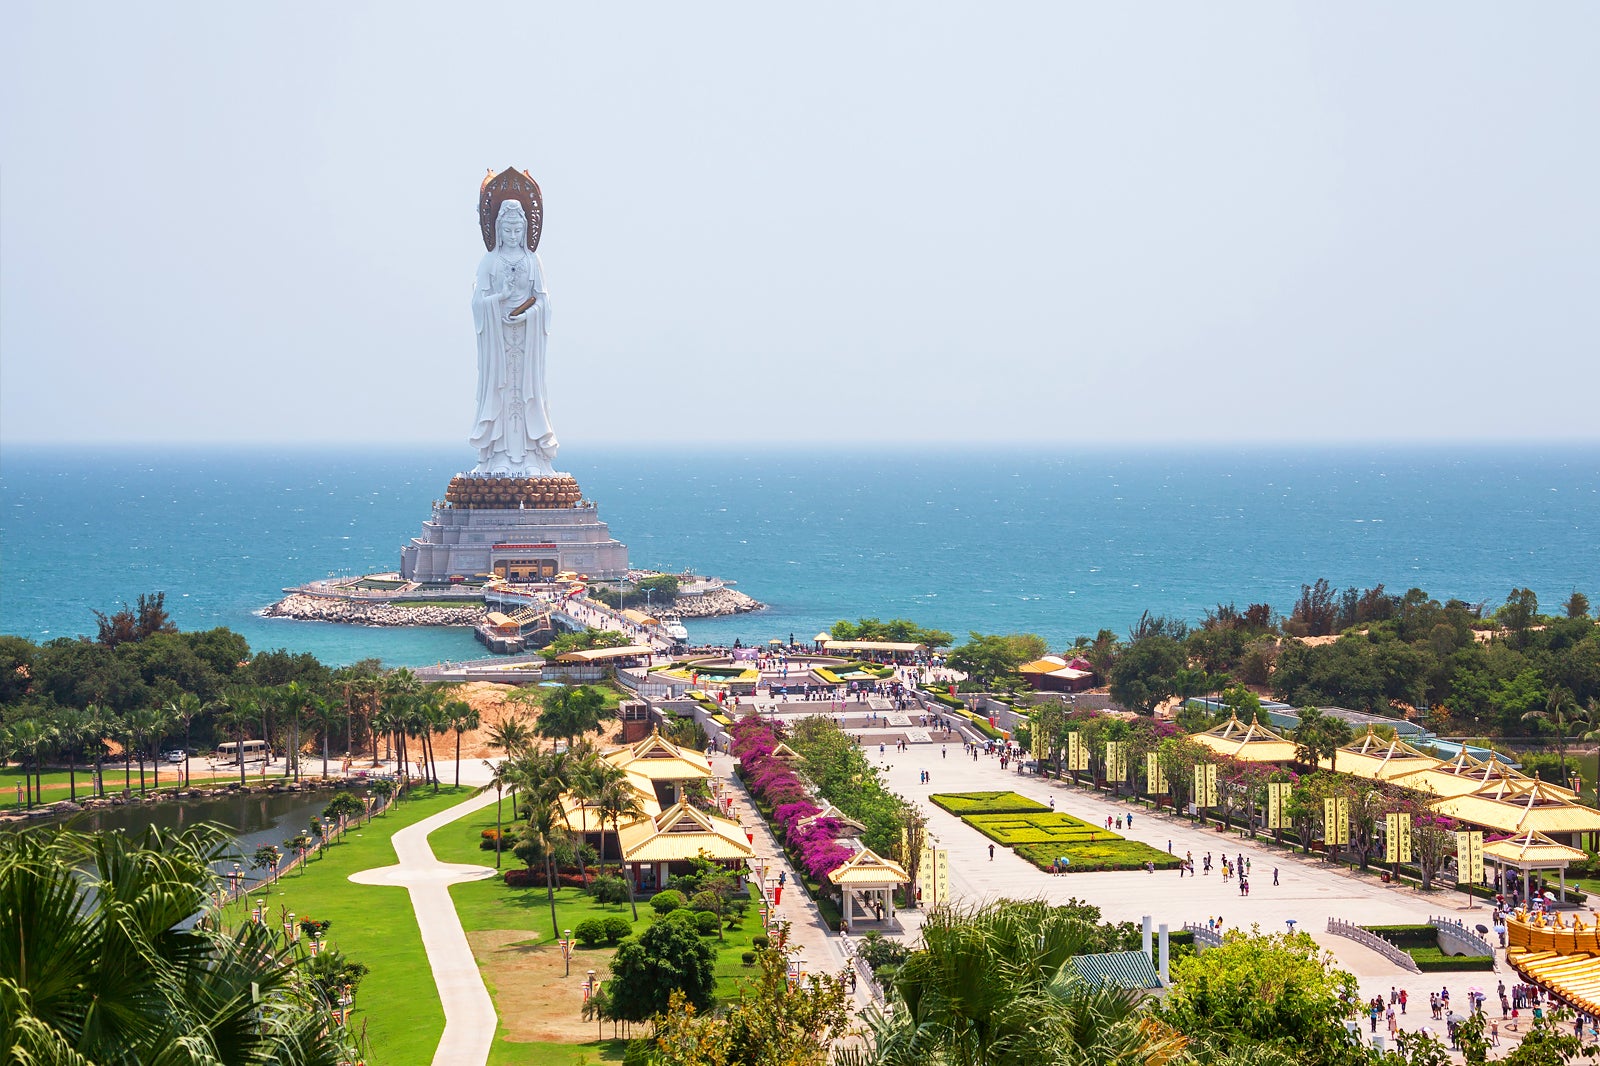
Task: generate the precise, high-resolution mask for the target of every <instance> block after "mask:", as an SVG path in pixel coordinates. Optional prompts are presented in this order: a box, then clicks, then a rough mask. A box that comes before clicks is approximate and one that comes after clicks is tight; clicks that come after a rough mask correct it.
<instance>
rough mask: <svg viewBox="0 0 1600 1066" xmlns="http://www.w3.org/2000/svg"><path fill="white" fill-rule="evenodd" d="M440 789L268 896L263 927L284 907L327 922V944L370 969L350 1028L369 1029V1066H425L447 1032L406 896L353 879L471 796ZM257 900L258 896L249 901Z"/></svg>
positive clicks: (414, 798)
mask: <svg viewBox="0 0 1600 1066" xmlns="http://www.w3.org/2000/svg"><path fill="white" fill-rule="evenodd" d="M470 792H471V790H469V789H453V788H444V789H441V790H440V791H439V793H438V794H437V795H435V794H434V793H433V792H432V791H431V790H423V789H416V790H413V791H412V792H411V793H410V795H409V797H408V798H406V799H403V800H401V801H400V802H399V803H398V804H397V805H396V806H395V807H393V808H392V809H391V810H390V811H389V813H387V814H384V815H381V816H379V817H377V818H374V819H373V820H372V822H371V823H370V824H369V825H365V826H360V827H358V828H353V829H351V831H350V832H349V833H348V834H347V835H346V837H345V838H344V840H342V841H340V842H338V843H336V844H333V845H332V846H330V847H329V848H328V849H327V850H326V851H325V852H324V853H323V856H322V857H321V858H318V859H316V860H314V861H313V862H311V863H310V864H309V865H308V866H306V867H304V868H303V869H300V870H296V871H295V872H294V873H291V874H289V875H287V876H285V877H284V878H283V879H282V880H280V881H279V883H278V884H276V885H273V886H269V887H268V890H267V893H266V897H265V898H266V900H267V911H268V916H269V917H268V920H269V921H271V922H277V921H279V920H280V917H279V916H280V914H281V913H282V911H281V908H284V907H287V908H288V909H289V910H291V911H293V912H294V913H295V914H296V915H298V916H300V917H313V918H319V919H329V920H331V921H332V922H333V925H332V926H331V927H330V928H329V930H328V940H329V942H330V943H331V944H332V945H333V946H335V947H337V948H338V949H339V950H340V951H342V952H344V953H345V954H346V955H348V956H349V957H350V958H351V959H353V960H354V961H356V962H360V963H363V964H365V965H366V966H369V967H371V969H372V972H371V973H369V974H368V975H367V976H366V978H365V979H364V980H363V981H362V982H361V988H360V990H359V992H358V993H357V996H356V1010H355V1013H354V1015H353V1024H355V1025H357V1026H359V1025H361V1024H362V1023H363V1022H364V1023H365V1024H366V1026H367V1038H368V1040H369V1041H370V1042H371V1045H372V1061H373V1062H376V1063H383V1064H384V1066H407V1064H411V1063H415V1064H417V1066H427V1064H428V1063H430V1062H432V1061H433V1052H434V1049H435V1047H437V1045H438V1043H439V1035H440V1034H441V1033H443V1032H444V1010H443V1008H442V1007H440V1005H439V993H438V991H437V989H436V988H435V987H434V983H433V971H432V970H431V969H429V967H428V955H427V952H426V951H424V950H423V947H422V936H421V934H420V933H419V932H418V930H417V917H416V913H415V912H414V911H413V910H412V909H411V896H410V893H408V892H407V891H406V890H405V889H403V888H398V887H390V886H382V885H357V884H353V883H352V882H350V881H349V880H348V878H349V876H350V874H352V873H355V872H356V871H358V870H366V869H370V868H372V867H376V866H389V865H392V864H393V863H394V862H395V859H396V857H395V853H394V848H393V846H392V845H391V844H390V842H389V838H390V837H392V836H393V835H394V833H395V832H396V831H398V830H400V829H403V828H404V827H406V826H408V825H412V824H414V823H416V822H419V821H421V820H422V819H424V818H426V817H428V816H430V815H433V814H437V813H438V812H439V811H441V810H444V809H445V808H446V807H450V806H452V805H454V804H456V803H459V802H461V800H462V799H464V798H465V797H466V796H468V795H470ZM257 898H261V894H260V893H256V894H255V895H253V896H252V897H251V899H257ZM248 914H249V904H248V903H240V904H235V905H234V906H233V907H232V908H230V909H229V919H230V920H233V921H237V920H239V919H241V918H245V917H247V916H248Z"/></svg>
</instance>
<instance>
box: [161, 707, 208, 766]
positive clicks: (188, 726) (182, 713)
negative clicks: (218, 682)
mask: <svg viewBox="0 0 1600 1066" xmlns="http://www.w3.org/2000/svg"><path fill="white" fill-rule="evenodd" d="M215 707H216V704H214V703H201V702H200V697H199V696H196V695H195V694H194V693H192V692H185V693H183V695H181V696H179V697H178V698H177V699H173V700H168V701H167V702H166V706H165V707H164V710H165V711H166V713H167V717H168V718H170V719H171V720H172V721H174V722H182V723H183V787H184V788H188V787H189V741H190V739H191V730H192V728H193V726H194V720H195V719H196V718H198V717H199V716H200V715H202V714H204V713H205V712H206V711H209V710H213V709H215Z"/></svg>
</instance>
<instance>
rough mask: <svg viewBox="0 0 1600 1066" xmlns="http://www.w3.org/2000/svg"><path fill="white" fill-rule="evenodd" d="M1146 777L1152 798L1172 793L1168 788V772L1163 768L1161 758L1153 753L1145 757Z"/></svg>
mask: <svg viewBox="0 0 1600 1066" xmlns="http://www.w3.org/2000/svg"><path fill="white" fill-rule="evenodd" d="M1144 776H1145V780H1146V782H1147V783H1148V787H1149V790H1150V794H1151V795H1152V796H1163V795H1166V794H1167V793H1168V792H1170V791H1171V789H1169V788H1168V787H1167V772H1166V771H1165V770H1163V769H1162V768H1161V756H1159V755H1157V754H1156V753H1155V752H1153V751H1152V752H1150V753H1149V754H1147V755H1146V756H1145V757H1144Z"/></svg>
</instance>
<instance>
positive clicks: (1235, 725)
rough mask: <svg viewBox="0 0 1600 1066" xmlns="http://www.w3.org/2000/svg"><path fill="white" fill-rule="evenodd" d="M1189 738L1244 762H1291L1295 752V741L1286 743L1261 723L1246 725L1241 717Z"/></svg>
mask: <svg viewBox="0 0 1600 1066" xmlns="http://www.w3.org/2000/svg"><path fill="white" fill-rule="evenodd" d="M1189 739H1190V740H1192V741H1194V742H1195V743H1196V744H1200V745H1202V746H1203V747H1207V748H1210V749H1211V750H1212V751H1214V752H1216V753H1217V754H1218V755H1226V756H1227V757H1228V758H1230V759H1238V760H1239V761H1240V762H1290V761H1291V760H1293V759H1294V753H1295V744H1294V741H1292V740H1285V739H1284V738H1283V737H1280V736H1279V735H1278V734H1276V733H1274V732H1273V731H1272V730H1270V729H1268V728H1267V727H1266V726H1264V725H1261V724H1260V723H1258V722H1252V723H1250V724H1249V725H1245V724H1244V723H1243V722H1241V721H1239V719H1238V717H1237V716H1234V717H1230V718H1229V719H1228V720H1227V721H1226V722H1223V723H1222V724H1221V725H1219V726H1217V727H1215V728H1213V729H1208V730H1206V731H1205V732H1204V733H1195V734H1194V735H1193V736H1191V737H1190V738H1189Z"/></svg>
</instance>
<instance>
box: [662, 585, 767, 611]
mask: <svg viewBox="0 0 1600 1066" xmlns="http://www.w3.org/2000/svg"><path fill="white" fill-rule="evenodd" d="M766 609H767V605H766V604H764V603H762V602H761V601H760V600H757V599H754V598H753V597H750V596H746V595H745V594H744V593H742V592H735V591H734V590H733V589H728V588H722V589H707V590H706V591H705V592H702V593H700V594H699V595H698V596H679V597H678V598H677V599H675V600H673V601H672V613H673V614H676V615H677V616H678V617H679V618H721V617H723V616H725V615H730V614H746V613H748V612H750V611H764V610H766Z"/></svg>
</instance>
